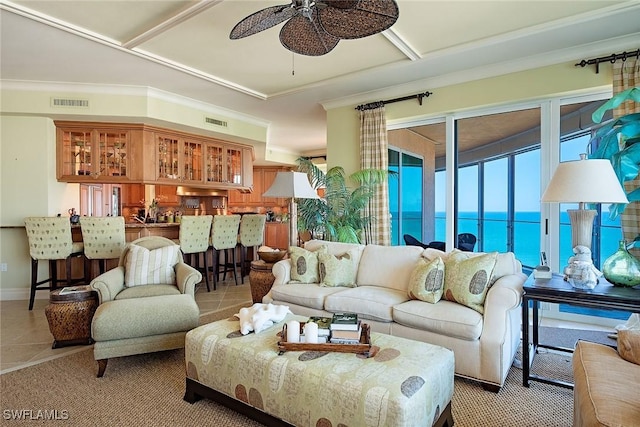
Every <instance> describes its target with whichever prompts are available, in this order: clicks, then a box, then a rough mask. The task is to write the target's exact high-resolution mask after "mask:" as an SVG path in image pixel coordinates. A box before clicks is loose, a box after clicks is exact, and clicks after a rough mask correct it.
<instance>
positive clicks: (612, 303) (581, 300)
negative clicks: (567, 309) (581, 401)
mask: <svg viewBox="0 0 640 427" xmlns="http://www.w3.org/2000/svg"><path fill="white" fill-rule="evenodd" d="M523 290H524V295H523V296H522V385H523V386H525V387H529V382H530V381H538V382H542V383H546V384H552V385H557V386H561V387H566V388H573V384H571V383H568V382H566V381H562V380H558V379H552V378H546V377H543V376H540V375H536V374H533V373H532V372H531V366H532V364H533V358H534V357H535V354H536V353H537V351H538V348H550V349H553V350H559V351H567V352H573V349H570V348H562V347H553V346H549V345H544V344H541V343H540V340H539V331H538V326H539V314H538V311H539V305H540V303H541V302H549V303H554V304H570V305H575V306H579V307H588V308H598V309H605V310H621V311H628V312H632V313H639V312H640V291H639V290H637V289H633V288H625V287H619V286H613V285H612V284H611V283H609V282H608V281H607V280H606V279H605V278H604V277H601V278H600V281H599V283H598V285H596V287H595V288H593V289H591V290H587V289H575V288H573V287H572V286H571V285H570V284H569V283H568V282H565V281H564V280H563V276H562V275H560V274H555V273H554V274H553V277H552V278H551V279H535V278H534V277H533V275H531V276H529V278H528V279H527V281H526V282H525V283H524V285H523ZM529 302H531V309H532V320H533V324H532V325H531V326H532V327H531V334H530V333H529Z"/></svg>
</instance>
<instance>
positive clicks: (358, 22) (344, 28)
mask: <svg viewBox="0 0 640 427" xmlns="http://www.w3.org/2000/svg"><path fill="white" fill-rule="evenodd" d="M336 1H338V2H341V0H336ZM343 1H347V0H343ZM328 4H329V5H330V6H333V4H332V3H328ZM342 4H343V5H345V4H346V3H342ZM399 14H400V11H399V10H398V4H397V3H396V2H395V1H394V0H359V1H358V4H357V5H356V6H355V7H352V8H347V9H345V8H339V7H326V8H324V9H322V10H320V12H319V17H320V23H321V25H322V27H323V28H324V29H325V30H326V31H327V32H328V33H329V34H332V35H334V36H336V37H339V38H341V39H358V38H361V37H367V36H371V35H373V34H377V33H379V32H382V31H384V30H386V29H387V28H389V27H391V26H392V25H393V24H395V22H396V21H397V20H398V15H399Z"/></svg>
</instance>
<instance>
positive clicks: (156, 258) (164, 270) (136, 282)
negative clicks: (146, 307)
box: [124, 244, 180, 287]
mask: <svg viewBox="0 0 640 427" xmlns="http://www.w3.org/2000/svg"><path fill="white" fill-rule="evenodd" d="M179 250H180V246H178V245H169V246H164V247H161V248H157V249H152V250H149V249H147V248H145V247H142V246H138V245H133V244H132V245H131V246H130V247H129V251H128V252H127V256H126V260H125V278H124V284H125V286H127V287H131V286H141V285H164V284H170V283H175V282H176V275H175V270H174V268H173V267H174V266H175V265H176V264H177V263H178V254H179Z"/></svg>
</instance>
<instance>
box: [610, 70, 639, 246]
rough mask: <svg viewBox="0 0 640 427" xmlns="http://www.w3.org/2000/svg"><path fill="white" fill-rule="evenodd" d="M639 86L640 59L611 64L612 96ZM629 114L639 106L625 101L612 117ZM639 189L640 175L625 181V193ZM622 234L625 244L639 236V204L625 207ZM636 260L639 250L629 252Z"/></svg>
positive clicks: (622, 216)
mask: <svg viewBox="0 0 640 427" xmlns="http://www.w3.org/2000/svg"><path fill="white" fill-rule="evenodd" d="M636 86H640V58H630V59H627V60H626V61H617V62H616V63H614V64H613V94H614V95H615V94H617V93H619V92H622V91H624V90H627V89H631V88H633V87H636ZM631 113H640V104H639V103H637V102H632V101H627V102H625V103H623V104H621V105H620V107H618V108H616V109H615V110H614V111H613V115H614V117H620V116H624V115H627V114H631ZM638 187H640V175H639V176H638V177H637V178H636V179H634V180H633V181H627V182H626V183H625V188H626V190H627V192H629V191H630V190H632V189H635V188H638ZM620 220H621V222H622V232H623V234H624V239H625V240H626V241H627V242H630V241H632V240H633V239H635V238H636V236H637V235H638V234H640V202H634V203H630V204H628V205H627V207H626V208H625V210H624V212H623V213H622V215H620ZM630 252H631V253H633V255H634V256H635V257H636V258H640V249H638V248H635V249H632V250H631V251H630Z"/></svg>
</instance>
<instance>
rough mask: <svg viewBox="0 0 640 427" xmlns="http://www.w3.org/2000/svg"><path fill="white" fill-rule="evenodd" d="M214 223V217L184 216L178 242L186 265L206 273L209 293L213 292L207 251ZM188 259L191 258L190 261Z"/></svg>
mask: <svg viewBox="0 0 640 427" xmlns="http://www.w3.org/2000/svg"><path fill="white" fill-rule="evenodd" d="M212 221H213V215H182V219H181V220H180V236H179V239H178V241H177V242H176V243H178V244H179V245H180V250H181V251H182V253H183V257H184V261H185V263H186V264H189V265H190V266H192V267H193V268H195V269H196V270H198V271H201V272H204V281H205V283H206V284H207V292H210V291H211V289H210V288H209V267H208V266H207V251H208V250H209V235H210V233H211V223H212ZM200 254H202V257H203V258H204V261H203V262H204V267H202V268H201V267H200ZM187 258H189V260H188V261H187ZM194 258H195V260H194ZM214 289H215V287H214Z"/></svg>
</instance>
